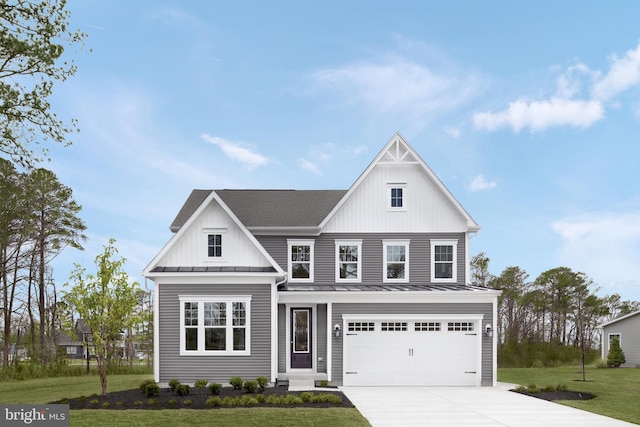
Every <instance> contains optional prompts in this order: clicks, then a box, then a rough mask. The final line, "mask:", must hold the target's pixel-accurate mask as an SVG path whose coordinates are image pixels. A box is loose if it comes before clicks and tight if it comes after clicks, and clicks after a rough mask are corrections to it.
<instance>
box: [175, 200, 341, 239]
mask: <svg viewBox="0 0 640 427" xmlns="http://www.w3.org/2000/svg"><path fill="white" fill-rule="evenodd" d="M211 191H213V190H193V191H192V192H191V194H190V195H189V198H188V199H187V201H186V202H185V204H184V205H183V206H182V208H181V209H180V212H178V215H177V216H176V218H175V219H174V220H173V223H172V224H171V227H170V228H171V231H173V232H176V231H178V230H179V229H180V227H182V225H184V223H185V222H186V221H187V220H188V219H189V217H191V215H193V213H194V212H195V211H196V209H198V207H199V206H200V204H202V202H203V201H204V200H205V199H206V198H207V197H208V196H209V194H211ZM215 192H216V193H217V194H218V196H220V198H221V199H222V200H223V201H224V203H226V205H227V206H229V208H230V209H231V210H232V211H233V213H234V214H235V215H236V216H237V217H238V219H239V220H240V221H241V222H242V223H243V224H244V225H245V226H246V227H316V226H318V225H320V223H321V222H322V220H323V219H324V218H325V217H326V216H327V215H328V214H329V212H331V209H333V207H334V206H335V205H336V204H337V203H338V202H339V201H340V199H342V197H343V196H344V195H345V194H346V192H347V191H346V190H215Z"/></svg>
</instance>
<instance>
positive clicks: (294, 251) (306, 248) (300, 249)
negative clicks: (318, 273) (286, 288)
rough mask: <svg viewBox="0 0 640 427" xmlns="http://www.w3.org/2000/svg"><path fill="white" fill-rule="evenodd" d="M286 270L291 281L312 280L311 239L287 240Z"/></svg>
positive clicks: (312, 245) (312, 242) (312, 243)
mask: <svg viewBox="0 0 640 427" xmlns="http://www.w3.org/2000/svg"><path fill="white" fill-rule="evenodd" d="M287 244H288V247H289V258H288V265H287V270H288V271H289V281H291V282H313V247H314V241H313V240H287Z"/></svg>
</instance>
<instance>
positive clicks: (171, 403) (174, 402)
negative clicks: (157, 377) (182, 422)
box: [167, 399, 178, 406]
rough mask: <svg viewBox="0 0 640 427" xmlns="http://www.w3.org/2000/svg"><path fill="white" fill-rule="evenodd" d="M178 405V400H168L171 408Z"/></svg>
mask: <svg viewBox="0 0 640 427" xmlns="http://www.w3.org/2000/svg"><path fill="white" fill-rule="evenodd" d="M177 403H178V401H177V400H176V399H169V400H167V405H169V406H175V405H176V404H177Z"/></svg>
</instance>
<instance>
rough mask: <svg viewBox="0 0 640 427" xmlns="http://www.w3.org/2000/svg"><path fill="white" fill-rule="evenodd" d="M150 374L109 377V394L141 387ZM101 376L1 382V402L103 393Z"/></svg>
mask: <svg viewBox="0 0 640 427" xmlns="http://www.w3.org/2000/svg"><path fill="white" fill-rule="evenodd" d="M150 377H151V376H150V375H109V376H107V391H108V392H111V391H121V390H130V389H132V388H138V386H139V385H140V383H141V382H142V380H144V379H146V378H150ZM101 391H102V389H101V387H100V377H99V376H97V375H90V376H85V377H55V378H37V379H33V380H24V381H18V380H14V381H2V382H0V403H49V402H53V401H56V400H60V399H64V398H68V399H70V398H73V397H79V396H91V395H92V394H98V395H100V394H101Z"/></svg>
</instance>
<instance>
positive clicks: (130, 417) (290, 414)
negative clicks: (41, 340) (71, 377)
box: [70, 408, 370, 427]
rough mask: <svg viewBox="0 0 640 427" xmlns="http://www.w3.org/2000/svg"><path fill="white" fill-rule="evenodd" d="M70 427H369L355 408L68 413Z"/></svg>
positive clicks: (86, 411)
mask: <svg viewBox="0 0 640 427" xmlns="http://www.w3.org/2000/svg"><path fill="white" fill-rule="evenodd" d="M70 425H71V426H73V427H76V426H90V427H103V426H105V427H107V426H113V427H120V426H123V425H126V426H131V427H135V426H156V425H172V426H198V425H199V426H211V425H215V426H216V427H227V426H229V427H237V426H243V427H246V426H248V427H252V426H255V427H263V426H281V427H297V426H302V427H305V426H323V427H326V426H340V427H343V426H344V427H370V424H369V423H368V422H367V420H366V419H365V418H364V417H363V416H362V415H360V413H359V412H358V410H357V409H355V408H317V409H316V408H234V409H214V410H208V411H207V410H195V409H177V410H171V409H163V410H157V411H154V410H135V409H128V410H125V411H114V410H102V409H89V410H82V411H71V423H70Z"/></svg>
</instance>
